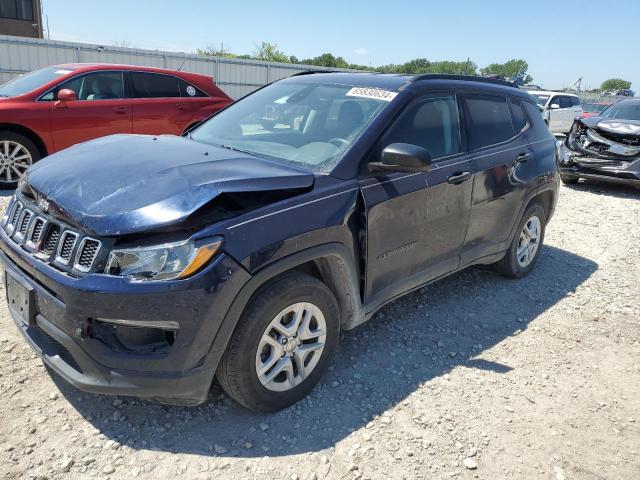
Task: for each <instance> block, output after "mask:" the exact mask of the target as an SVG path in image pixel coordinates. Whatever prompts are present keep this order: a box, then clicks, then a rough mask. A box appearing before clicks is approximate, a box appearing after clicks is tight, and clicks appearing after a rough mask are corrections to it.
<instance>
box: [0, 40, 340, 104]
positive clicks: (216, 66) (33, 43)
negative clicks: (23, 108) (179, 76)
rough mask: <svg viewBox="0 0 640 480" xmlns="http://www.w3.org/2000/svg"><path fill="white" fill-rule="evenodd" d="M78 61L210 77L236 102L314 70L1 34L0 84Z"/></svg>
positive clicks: (305, 66)
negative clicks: (37, 70) (262, 87)
mask: <svg viewBox="0 0 640 480" xmlns="http://www.w3.org/2000/svg"><path fill="white" fill-rule="evenodd" d="M77 62H82V63H120V64H128V65H140V66H148V67H158V68H169V69H174V70H176V69H179V68H180V69H182V70H183V71H186V72H194V73H201V74H204V75H210V76H212V77H214V79H215V81H216V83H217V84H218V86H219V87H220V88H221V89H222V90H224V92H225V93H226V94H227V95H229V96H230V97H231V98H234V99H237V98H240V97H243V96H244V95H246V94H248V93H251V92H252V91H254V90H256V89H257V88H259V87H261V86H263V85H265V84H267V83H270V82H273V81H275V80H279V79H281V78H285V77H288V76H290V75H293V74H295V73H297V72H301V71H305V70H313V69H318V67H314V66H310V65H294V64H286V63H270V62H261V61H257V60H244V59H235V58H224V57H210V56H205V55H194V54H189V53H176V52H163V51H160V50H142V49H138V48H122V47H112V46H107V45H95V44H88V43H72V42H60V41H57V40H43V39H35V38H23V37H12V36H8V35H0V82H5V81H7V80H10V79H11V78H14V77H16V76H17V75H21V74H23V73H27V72H30V71H32V70H36V69H38V68H42V67H46V66H49V65H56V64H60V63H77ZM323 70H336V71H339V70H340V69H324V68H323Z"/></svg>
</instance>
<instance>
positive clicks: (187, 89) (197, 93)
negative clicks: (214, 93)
mask: <svg viewBox="0 0 640 480" xmlns="http://www.w3.org/2000/svg"><path fill="white" fill-rule="evenodd" d="M178 83H179V84H180V96H182V97H187V98H198V97H206V96H207V94H206V93H204V92H203V91H202V90H200V89H199V88H196V87H194V86H193V85H191V84H190V83H187V82H186V81H184V80H182V79H181V78H179V79H178Z"/></svg>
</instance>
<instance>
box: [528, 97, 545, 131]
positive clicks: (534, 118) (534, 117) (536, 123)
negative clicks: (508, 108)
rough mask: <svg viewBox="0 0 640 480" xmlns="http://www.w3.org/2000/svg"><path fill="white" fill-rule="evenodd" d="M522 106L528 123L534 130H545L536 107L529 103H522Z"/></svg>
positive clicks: (540, 114) (538, 109)
mask: <svg viewBox="0 0 640 480" xmlns="http://www.w3.org/2000/svg"><path fill="white" fill-rule="evenodd" d="M522 106H523V107H524V111H525V112H527V117H529V122H530V123H531V125H533V127H534V128H541V129H543V131H544V130H546V129H547V124H546V123H544V119H543V118H542V112H541V111H540V108H539V107H538V106H537V105H534V104H533V103H531V102H522Z"/></svg>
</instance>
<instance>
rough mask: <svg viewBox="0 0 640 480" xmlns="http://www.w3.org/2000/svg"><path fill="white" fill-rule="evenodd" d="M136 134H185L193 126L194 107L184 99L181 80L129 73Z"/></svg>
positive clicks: (149, 74)
mask: <svg viewBox="0 0 640 480" xmlns="http://www.w3.org/2000/svg"><path fill="white" fill-rule="evenodd" d="M129 78H130V84H131V87H132V91H133V97H134V98H132V100H131V101H132V107H133V133H140V134H146V135H160V134H173V135H182V133H183V132H184V131H185V130H186V128H187V127H188V126H189V125H190V124H191V119H192V118H193V107H192V105H191V104H190V103H189V99H183V98H181V94H180V79H178V78H177V77H174V76H173V75H166V74H162V73H150V72H130V73H129Z"/></svg>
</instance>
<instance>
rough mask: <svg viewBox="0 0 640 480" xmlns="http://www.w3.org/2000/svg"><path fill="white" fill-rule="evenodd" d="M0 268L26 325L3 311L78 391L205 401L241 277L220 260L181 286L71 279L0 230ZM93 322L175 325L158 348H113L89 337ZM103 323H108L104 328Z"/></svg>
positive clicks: (232, 265)
mask: <svg viewBox="0 0 640 480" xmlns="http://www.w3.org/2000/svg"><path fill="white" fill-rule="evenodd" d="M0 249H1V250H2V251H1V252H0V262H1V263H2V264H3V265H4V268H5V271H6V273H5V275H11V277H12V278H13V279H16V280H17V281H18V282H19V283H20V284H22V285H24V287H25V288H27V289H28V290H30V291H31V292H32V300H33V306H32V309H33V321H31V322H28V323H25V322H24V321H23V319H22V318H21V317H20V315H18V314H17V313H16V311H14V310H13V309H12V308H10V311H11V314H12V317H13V319H14V321H15V323H16V325H17V326H18V328H19V330H20V332H21V333H22V335H23V336H24V338H25V340H26V341H27V343H28V344H29V345H30V346H31V347H32V348H33V349H34V350H35V351H36V353H37V354H38V355H39V356H40V357H41V358H42V359H43V361H44V363H45V364H46V365H48V366H49V367H50V368H51V369H52V370H54V371H55V372H56V373H58V374H59V375H60V376H61V377H62V378H63V379H65V380H66V381H68V382H69V383H70V384H72V385H73V386H75V387H77V388H79V389H80V390H84V391H88V392H93V393H107V394H117V395H132V396H137V397H143V398H161V399H163V400H164V401H171V402H172V403H176V404H185V405H186V404H197V403H201V402H203V401H205V400H206V398H207V394H208V391H209V388H210V385H211V382H212V380H213V376H214V374H215V370H216V367H217V364H218V361H219V359H220V357H221V356H222V353H223V351H224V349H220V348H219V349H217V350H214V349H212V345H213V341H214V339H215V337H216V334H217V333H218V329H219V328H220V326H221V324H222V321H223V319H224V317H225V315H226V312H227V311H228V309H229V306H230V304H231V302H232V301H233V300H234V298H235V296H236V294H237V292H238V291H239V290H240V289H241V288H242V286H243V285H244V284H245V283H246V282H247V281H248V279H249V274H248V273H247V272H246V271H245V270H244V269H243V268H242V267H241V266H240V265H238V264H237V263H236V262H235V261H234V260H232V259H231V258H229V257H228V256H226V255H224V254H221V255H220V256H219V257H218V258H217V259H215V261H214V262H212V264H211V265H209V266H208V267H207V268H206V269H204V270H203V271H202V272H200V273H198V274H196V275H195V276H194V277H191V278H189V279H186V280H180V281H169V282H130V281H128V280H127V279H123V278H118V277H112V276H107V275H87V276H86V277H82V278H73V277H71V276H69V275H67V274H65V273H62V272H59V271H57V270H55V269H53V268H51V267H50V266H48V265H46V264H44V263H43V262H41V261H39V260H38V259H36V258H35V257H33V256H32V255H30V254H29V253H27V252H26V251H24V250H23V249H22V248H21V247H19V246H17V245H15V244H13V243H10V242H8V241H7V238H6V234H5V233H4V232H3V231H2V230H1V229H0ZM96 319H126V320H130V321H136V322H139V323H142V322H145V321H158V320H161V321H168V320H171V321H173V322H177V323H178V329H177V330H176V332H175V336H174V338H173V342H172V344H171V345H167V346H166V348H160V349H158V350H154V349H151V350H150V349H143V350H140V351H138V350H136V349H126V348H114V346H113V345H111V344H109V343H108V342H105V341H104V339H103V338H100V337H97V336H95V335H92V329H91V325H92V322H95V321H96ZM103 325H110V324H108V323H105V324H103Z"/></svg>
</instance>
